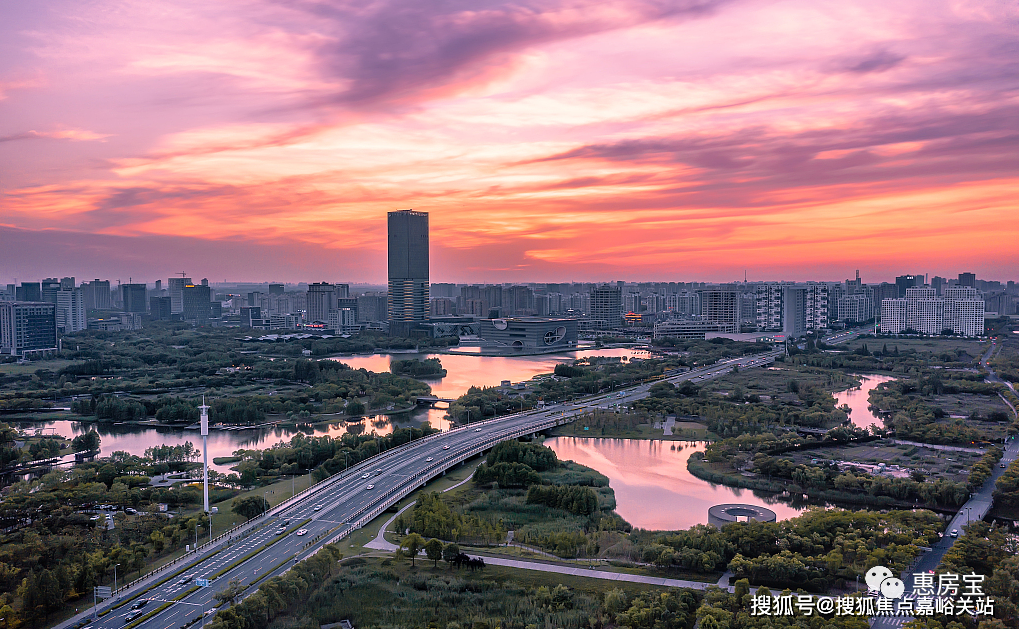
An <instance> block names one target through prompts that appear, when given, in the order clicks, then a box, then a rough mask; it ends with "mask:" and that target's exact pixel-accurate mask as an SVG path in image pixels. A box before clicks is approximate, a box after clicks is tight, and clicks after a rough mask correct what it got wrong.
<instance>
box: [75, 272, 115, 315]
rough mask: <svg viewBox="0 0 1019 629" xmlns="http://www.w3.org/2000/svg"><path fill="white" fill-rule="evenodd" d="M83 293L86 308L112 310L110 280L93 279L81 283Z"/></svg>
mask: <svg viewBox="0 0 1019 629" xmlns="http://www.w3.org/2000/svg"><path fill="white" fill-rule="evenodd" d="M81 294H82V297H83V298H84V300H85V309H86V310H110V309H111V308H112V307H113V304H112V303H111V300H110V280H98V279H97V280H92V281H91V282H82V283H81Z"/></svg>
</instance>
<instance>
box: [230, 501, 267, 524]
mask: <svg viewBox="0 0 1019 629" xmlns="http://www.w3.org/2000/svg"><path fill="white" fill-rule="evenodd" d="M268 510H269V503H268V501H266V499H265V498H263V497H262V496H248V497H247V498H241V499H240V500H235V501H234V506H233V507H232V508H231V511H233V512H234V513H236V514H237V515H242V516H244V517H245V518H246V519H248V520H250V519H251V518H253V517H255V516H256V515H261V514H263V513H265V512H266V511H268Z"/></svg>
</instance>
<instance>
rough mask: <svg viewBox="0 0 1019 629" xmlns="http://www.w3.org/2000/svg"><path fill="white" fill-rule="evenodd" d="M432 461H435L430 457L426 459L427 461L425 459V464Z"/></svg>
mask: <svg viewBox="0 0 1019 629" xmlns="http://www.w3.org/2000/svg"><path fill="white" fill-rule="evenodd" d="M434 460H435V459H433V458H432V457H428V458H427V459H425V463H431V462H432V461H434Z"/></svg>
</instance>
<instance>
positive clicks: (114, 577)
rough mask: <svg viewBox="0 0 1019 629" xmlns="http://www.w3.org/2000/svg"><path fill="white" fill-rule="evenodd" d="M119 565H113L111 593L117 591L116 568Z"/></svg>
mask: <svg viewBox="0 0 1019 629" xmlns="http://www.w3.org/2000/svg"><path fill="white" fill-rule="evenodd" d="M119 565H120V564H119V563H115V564H113V591H114V593H115V592H116V591H117V566H119ZM128 572H130V571H128Z"/></svg>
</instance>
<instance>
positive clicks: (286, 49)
mask: <svg viewBox="0 0 1019 629" xmlns="http://www.w3.org/2000/svg"><path fill="white" fill-rule="evenodd" d="M1017 20H1019V10H1017V8H1016V6H1015V4H1014V3H1006V2H1000V1H999V0H966V1H963V2H957V1H954V0H952V1H949V0H901V1H896V2H886V1H878V0H856V1H854V2H849V3H830V2H829V3H825V2H816V1H811V0H789V1H787V2H781V3H775V2H769V1H765V0H608V1H603V0H598V1H595V0H573V1H569V2H567V1H566V0H470V1H468V0H447V1H443V2H411V1H409V0H381V1H380V2H373V3H348V2H344V1H342V0H323V1H322V2H311V3H304V2H295V3H287V2H276V1H271V0H245V1H244V2H240V1H238V0H222V1H220V2H198V1H197V0H173V1H170V0H145V1H140V0H127V1H122V0H117V1H114V0H96V1H95V2H87V3H82V2H75V1H72V0H45V1H44V2H12V3H6V5H5V8H4V19H3V20H0V274H2V275H5V276H7V277H6V281H13V279H14V278H15V277H17V278H18V279H34V278H40V277H47V276H52V275H62V274H67V275H71V274H74V275H76V276H77V277H78V278H89V277H104V278H113V279H117V278H120V279H121V280H122V281H125V282H126V281H127V279H128V277H129V276H130V277H133V278H134V280H135V281H145V282H152V281H153V280H155V279H157V278H163V279H165V278H167V277H169V276H171V275H173V274H174V273H176V272H181V271H183V272H186V273H187V274H188V275H189V276H191V277H193V278H196V279H197V278H201V277H208V278H209V279H210V280H215V281H222V280H223V279H230V280H236V281H245V280H248V281H259V280H263V279H270V278H271V279H272V280H274V281H290V282H296V281H317V280H319V279H331V280H334V281H341V280H346V281H352V282H354V281H363V282H376V283H383V282H384V281H385V279H386V268H385V267H386V252H385V246H386V234H385V229H386V212H387V211H391V210H394V209H408V208H413V209H415V210H421V211H426V212H429V214H430V226H431V279H432V280H433V281H450V282H503V281H570V280H576V281H591V280H605V279H625V280H638V279H647V280H701V281H735V280H741V279H743V277H744V272H746V273H747V277H748V278H749V279H751V280H755V279H756V280H761V279H787V280H806V279H825V280H840V279H845V278H847V277H852V276H853V275H854V272H855V270H856V269H860V270H861V274H862V275H863V277H864V280H865V281H868V282H872V281H881V280H891V279H892V278H893V277H894V276H895V275H899V274H904V273H919V272H926V273H929V274H932V275H934V274H940V275H944V276H948V277H954V276H955V275H956V274H957V273H958V272H960V271H972V272H975V273H977V275H978V277H982V278H988V279H1001V280H1006V279H1010V278H1012V277H1014V276H1015V275H1016V255H1015V243H1016V242H1017V241H1019V221H1017V220H1016V216H1019V195H1017V194H1016V190H1019V150H1017V147H1019V127H1017V125H1016V124H1015V122H1016V120H1017V119H1019V96H1017V94H1019V89H1017V88H1019V61H1017V59H1016V55H1015V54H1014V53H1015V24H1016V23H1017ZM0 281H2V280H0Z"/></svg>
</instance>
